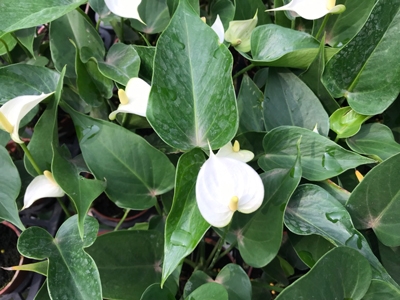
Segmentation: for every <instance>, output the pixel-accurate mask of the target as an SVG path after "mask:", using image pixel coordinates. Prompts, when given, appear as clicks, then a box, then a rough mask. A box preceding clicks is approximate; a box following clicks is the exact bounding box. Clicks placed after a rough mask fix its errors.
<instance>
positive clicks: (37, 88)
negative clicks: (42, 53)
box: [0, 64, 60, 104]
mask: <svg viewBox="0 0 400 300" xmlns="http://www.w3.org/2000/svg"><path fill="white" fill-rule="evenodd" d="M0 78H1V80H0V104H4V103H5V102H7V101H8V100H10V99H12V98H15V97H17V96H22V95H40V94H41V93H45V94H46V93H51V92H54V91H55V89H56V87H57V83H58V81H59V78H60V74H58V73H57V72H55V71H52V70H50V69H48V68H43V67H36V66H31V65H24V64H15V65H10V66H6V67H3V68H0Z"/></svg>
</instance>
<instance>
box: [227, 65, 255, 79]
mask: <svg viewBox="0 0 400 300" xmlns="http://www.w3.org/2000/svg"><path fill="white" fill-rule="evenodd" d="M254 67H255V65H254V64H249V65H248V66H247V67H246V68H243V69H241V70H240V71H239V72H237V73H236V74H235V75H233V77H232V79H235V78H237V77H239V76H240V75H242V74H244V73H246V72H247V71H249V70H251V69H253V68H254Z"/></svg>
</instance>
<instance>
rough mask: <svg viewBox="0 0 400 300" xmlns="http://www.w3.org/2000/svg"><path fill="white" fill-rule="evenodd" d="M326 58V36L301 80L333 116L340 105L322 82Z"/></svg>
mask: <svg viewBox="0 0 400 300" xmlns="http://www.w3.org/2000/svg"><path fill="white" fill-rule="evenodd" d="M325 56H326V54H325V36H324V37H323V38H322V39H321V43H320V45H319V51H318V55H317V56H316V57H315V59H314V61H313V62H312V63H311V64H310V66H309V67H308V69H307V70H306V71H304V72H303V73H301V74H300V76H299V78H300V79H301V80H302V81H303V82H304V83H305V84H306V85H307V86H308V87H309V88H310V89H311V90H312V91H313V92H314V94H315V95H316V96H317V97H318V99H319V100H320V101H321V104H322V105H323V106H324V108H325V110H326V111H327V113H328V114H329V115H331V114H333V113H334V112H335V111H336V110H337V109H338V108H339V104H338V103H337V102H336V100H335V99H333V98H332V96H331V95H330V94H329V92H328V91H327V90H326V88H325V86H324V85H323V84H322V81H321V78H322V74H323V73H324V70H325Z"/></svg>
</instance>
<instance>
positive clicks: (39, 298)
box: [34, 280, 52, 300]
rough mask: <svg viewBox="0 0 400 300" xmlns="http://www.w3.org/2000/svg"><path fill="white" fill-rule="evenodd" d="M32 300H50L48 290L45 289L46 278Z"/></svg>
mask: <svg viewBox="0 0 400 300" xmlns="http://www.w3.org/2000/svg"><path fill="white" fill-rule="evenodd" d="M34 300H52V299H51V298H50V296H49V291H48V290H47V280H45V281H44V282H43V284H42V286H41V288H40V290H39V291H38V293H37V294H36V296H35V299H34Z"/></svg>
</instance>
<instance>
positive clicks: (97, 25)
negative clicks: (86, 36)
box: [96, 18, 101, 31]
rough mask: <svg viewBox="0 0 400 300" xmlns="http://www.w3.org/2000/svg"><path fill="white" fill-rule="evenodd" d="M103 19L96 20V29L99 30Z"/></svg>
mask: <svg viewBox="0 0 400 300" xmlns="http://www.w3.org/2000/svg"><path fill="white" fill-rule="evenodd" d="M100 23H101V20H100V18H99V19H98V20H97V22H96V31H99V28H100Z"/></svg>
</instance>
